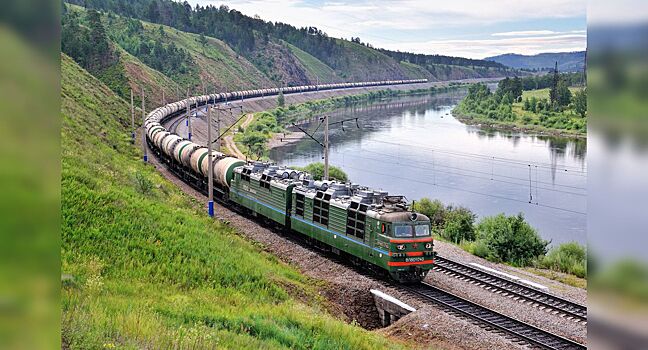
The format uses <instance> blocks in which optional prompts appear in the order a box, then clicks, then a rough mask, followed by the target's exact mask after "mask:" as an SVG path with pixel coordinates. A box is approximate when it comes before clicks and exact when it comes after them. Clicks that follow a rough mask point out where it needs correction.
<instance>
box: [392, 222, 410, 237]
mask: <svg viewBox="0 0 648 350" xmlns="http://www.w3.org/2000/svg"><path fill="white" fill-rule="evenodd" d="M394 237H412V226H410V225H396V226H394Z"/></svg>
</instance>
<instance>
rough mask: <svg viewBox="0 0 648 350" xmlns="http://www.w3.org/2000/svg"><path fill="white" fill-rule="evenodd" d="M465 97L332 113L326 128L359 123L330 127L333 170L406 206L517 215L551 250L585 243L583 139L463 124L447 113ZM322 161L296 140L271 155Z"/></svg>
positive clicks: (285, 160) (313, 147) (308, 143)
mask: <svg viewBox="0 0 648 350" xmlns="http://www.w3.org/2000/svg"><path fill="white" fill-rule="evenodd" d="M464 94H465V92H463V91H457V92H451V93H446V94H442V95H436V96H416V97H400V98H394V99H388V100H382V101H374V102H372V103H366V104H362V105H355V106H352V107H348V108H342V109H339V110H337V111H334V112H333V113H330V114H329V115H330V116H331V118H330V120H331V123H334V122H335V121H336V120H342V119H347V118H356V117H357V118H358V123H357V125H356V123H355V122H347V123H345V124H344V126H343V127H342V125H340V124H336V125H332V126H331V136H330V140H331V152H330V154H331V157H330V161H331V165H335V166H338V167H341V168H342V169H343V170H344V171H345V172H346V173H347V174H348V175H349V177H350V178H351V180H352V181H353V182H356V183H360V184H363V185H368V186H371V187H374V188H378V189H384V190H387V191H389V192H390V193H391V194H402V195H405V196H407V198H408V199H409V200H417V199H420V198H421V197H429V198H438V199H440V200H442V201H443V202H445V203H447V204H454V205H461V206H465V207H468V208H470V209H471V210H472V211H473V212H475V213H476V214H477V215H478V216H479V217H483V216H487V215H495V214H498V213H506V214H509V215H512V214H517V213H519V212H522V213H523V214H524V216H525V218H526V219H527V221H528V222H529V223H530V224H531V225H532V226H533V227H535V228H536V229H537V230H538V231H539V233H540V235H541V236H542V237H544V238H545V239H550V240H552V242H553V244H556V243H562V242H567V241H577V242H580V243H583V244H584V243H585V242H586V239H587V237H586V216H585V211H586V202H587V200H586V199H587V198H586V194H587V191H586V184H587V164H586V159H585V158H586V141H585V140H584V139H570V138H560V137H549V136H539V135H529V134H524V133H518V132H497V131H492V130H484V129H481V128H480V127H478V126H470V125H466V124H464V123H462V122H460V121H458V120H457V119H455V118H454V117H453V116H452V115H451V110H452V108H453V107H454V106H455V105H456V103H457V102H458V101H459V100H460V99H461V98H462V97H463V96H464ZM316 126H317V125H310V129H311V130H314V129H315V128H316ZM321 129H322V128H320V130H321ZM317 137H319V138H321V137H322V135H321V133H320V132H319V131H318V133H317ZM322 155H323V152H322V149H321V147H320V146H319V145H318V144H317V143H315V142H314V141H312V140H310V139H303V140H302V141H299V142H298V143H296V144H291V145H287V146H282V147H279V148H275V149H273V150H272V151H271V153H270V158H272V159H273V160H275V161H276V162H277V163H279V164H283V165H306V164H309V163H312V162H321V161H322Z"/></svg>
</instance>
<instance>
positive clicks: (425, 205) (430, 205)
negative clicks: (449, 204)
mask: <svg viewBox="0 0 648 350" xmlns="http://www.w3.org/2000/svg"><path fill="white" fill-rule="evenodd" d="M412 210H414V211H416V212H419V213H421V214H424V215H426V216H427V217H428V218H430V222H431V224H432V227H433V228H441V227H443V225H444V224H445V216H446V212H447V210H446V207H445V205H443V203H442V202H441V201H440V200H438V199H435V200H430V199H429V198H421V199H420V200H418V201H416V202H415V203H414V205H413V206H412Z"/></svg>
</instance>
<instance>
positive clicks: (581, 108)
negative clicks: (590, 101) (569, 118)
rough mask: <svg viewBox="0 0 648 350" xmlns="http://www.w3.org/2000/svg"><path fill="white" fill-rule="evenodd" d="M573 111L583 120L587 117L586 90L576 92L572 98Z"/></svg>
mask: <svg viewBox="0 0 648 350" xmlns="http://www.w3.org/2000/svg"><path fill="white" fill-rule="evenodd" d="M573 103H574V111H575V112H576V113H577V114H578V115H580V116H581V117H583V118H585V116H586V115H587V90H586V89H581V90H578V91H576V93H575V94H574V98H573Z"/></svg>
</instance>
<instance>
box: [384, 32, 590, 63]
mask: <svg viewBox="0 0 648 350" xmlns="http://www.w3.org/2000/svg"><path fill="white" fill-rule="evenodd" d="M385 47H386V48H388V49H394V50H396V49H399V50H401V51H412V52H418V53H443V54H446V55H452V56H460V57H469V58H484V57H490V56H496V55H500V54H504V53H512V52H513V53H520V54H525V55H534V54H537V53H541V52H568V51H581V50H584V49H585V47H586V36H585V35H584V34H565V35H553V36H530V37H513V38H505V39H476V40H429V41H422V42H412V43H402V44H386V45H385Z"/></svg>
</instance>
